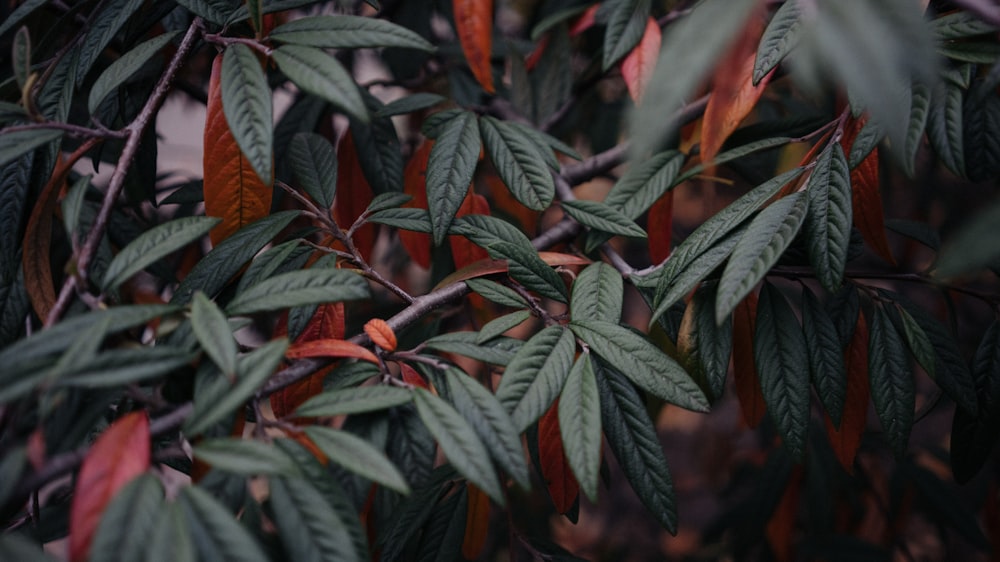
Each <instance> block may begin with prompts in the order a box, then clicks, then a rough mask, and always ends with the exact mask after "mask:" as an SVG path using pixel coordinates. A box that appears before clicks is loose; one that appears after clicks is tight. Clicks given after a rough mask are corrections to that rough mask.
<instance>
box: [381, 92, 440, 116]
mask: <svg viewBox="0 0 1000 562" xmlns="http://www.w3.org/2000/svg"><path fill="white" fill-rule="evenodd" d="M446 99H447V98H445V97H444V96H439V95H437V94H432V93H430V92H416V93H414V94H410V95H408V96H405V97H402V98H399V99H398V100H395V101H391V102H389V103H387V104H385V106H383V107H382V109H380V110H378V111H377V112H375V116H376V117H395V116H396V115H406V114H407V113H414V112H417V111H421V110H424V109H430V108H432V107H434V106H436V105H438V104H440V103H442V102H444V101H445V100H446Z"/></svg>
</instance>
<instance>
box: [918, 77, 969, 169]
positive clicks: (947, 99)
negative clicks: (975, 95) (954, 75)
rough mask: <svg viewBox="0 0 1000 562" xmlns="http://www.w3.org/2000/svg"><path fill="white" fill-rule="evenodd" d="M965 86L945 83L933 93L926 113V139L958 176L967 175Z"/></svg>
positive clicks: (943, 161)
mask: <svg viewBox="0 0 1000 562" xmlns="http://www.w3.org/2000/svg"><path fill="white" fill-rule="evenodd" d="M963 105H964V101H963V92H962V89H961V88H959V87H958V86H956V85H954V84H948V83H947V82H942V83H941V84H939V85H938V86H937V87H935V88H934V90H933V92H932V93H931V105H930V113H929V114H928V115H927V138H928V139H930V141H931V146H933V147H934V151H935V152H936V153H937V155H938V158H940V159H941V162H942V163H943V164H944V165H945V166H947V167H948V169H949V170H951V171H952V172H954V173H955V174H956V175H958V176H964V175H965V143H964V141H963V135H964V128H963V122H962V116H963V114H962V111H963Z"/></svg>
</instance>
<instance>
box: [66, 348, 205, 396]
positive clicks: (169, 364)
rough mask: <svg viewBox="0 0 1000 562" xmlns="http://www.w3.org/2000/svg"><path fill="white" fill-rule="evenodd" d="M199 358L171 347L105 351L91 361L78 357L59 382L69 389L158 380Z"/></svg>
mask: <svg viewBox="0 0 1000 562" xmlns="http://www.w3.org/2000/svg"><path fill="white" fill-rule="evenodd" d="M195 357H196V356H195V355H193V354H190V353H188V352H187V350H186V349H180V348H177V347H172V346H169V345H157V346H156V347H136V348H131V349H130V348H122V349H113V350H108V351H104V352H102V353H100V354H98V355H96V356H94V357H93V358H91V359H89V360H85V359H84V358H82V357H77V358H76V359H75V361H74V362H73V364H72V365H71V366H69V368H68V369H67V370H66V371H65V372H64V373H63V374H62V378H61V379H60V380H59V381H58V382H57V384H58V385H59V386H68V387H90V388H99V387H109V386H118V385H123V384H129V383H135V382H139V381H143V380H149V379H154V378H156V377H160V376H163V375H168V374H170V373H171V372H173V371H175V370H177V369H179V368H180V367H183V366H185V365H187V364H189V363H191V361H192V360H193V359H194V358H195Z"/></svg>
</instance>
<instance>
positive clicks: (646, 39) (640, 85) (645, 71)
mask: <svg viewBox="0 0 1000 562" xmlns="http://www.w3.org/2000/svg"><path fill="white" fill-rule="evenodd" d="M661 37H662V36H661V33H660V26H659V25H658V24H657V23H656V20H655V19H653V18H649V21H648V22H646V31H645V32H643V34H642V39H641V40H640V41H639V44H638V45H636V46H635V47H634V48H633V49H632V51H631V52H630V53H629V54H628V55H626V56H625V58H624V59H623V60H622V78H624V79H625V86H627V87H628V93H629V95H631V96H632V99H633V100H634V101H635V103H636V105H638V104H639V103H641V102H642V94H643V92H645V91H646V85H647V84H649V79H650V78H651V77H652V76H653V69H654V68H656V61H657V59H658V58H659V57H660V39H661Z"/></svg>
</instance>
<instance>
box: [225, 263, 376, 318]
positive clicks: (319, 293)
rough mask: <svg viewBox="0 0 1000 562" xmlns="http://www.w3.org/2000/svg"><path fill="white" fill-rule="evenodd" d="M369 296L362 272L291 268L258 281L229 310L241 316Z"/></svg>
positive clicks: (237, 297) (232, 303)
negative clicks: (360, 273) (295, 269)
mask: <svg viewBox="0 0 1000 562" xmlns="http://www.w3.org/2000/svg"><path fill="white" fill-rule="evenodd" d="M367 296H368V283H367V282H366V281H365V280H364V278H363V277H361V276H360V275H359V274H357V273H354V272H353V271H349V270H346V269H334V268H330V267H321V268H315V267H314V268H311V269H300V270H298V271H289V272H288V273H282V274H280V275H275V276H274V277H271V278H269V279H265V280H264V281H261V282H260V283H257V284H256V285H254V286H253V287H250V288H249V289H247V290H246V291H244V292H242V293H240V294H238V295H236V297H235V298H234V299H233V300H232V301H230V303H229V305H228V306H227V307H226V312H227V313H228V314H230V315H232V316H239V315H246V314H253V313H255V312H261V311H265V310H279V309H284V308H292V307H295V306H304V305H307V304H318V303H326V302H340V301H346V300H356V299H363V298H366V297H367Z"/></svg>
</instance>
